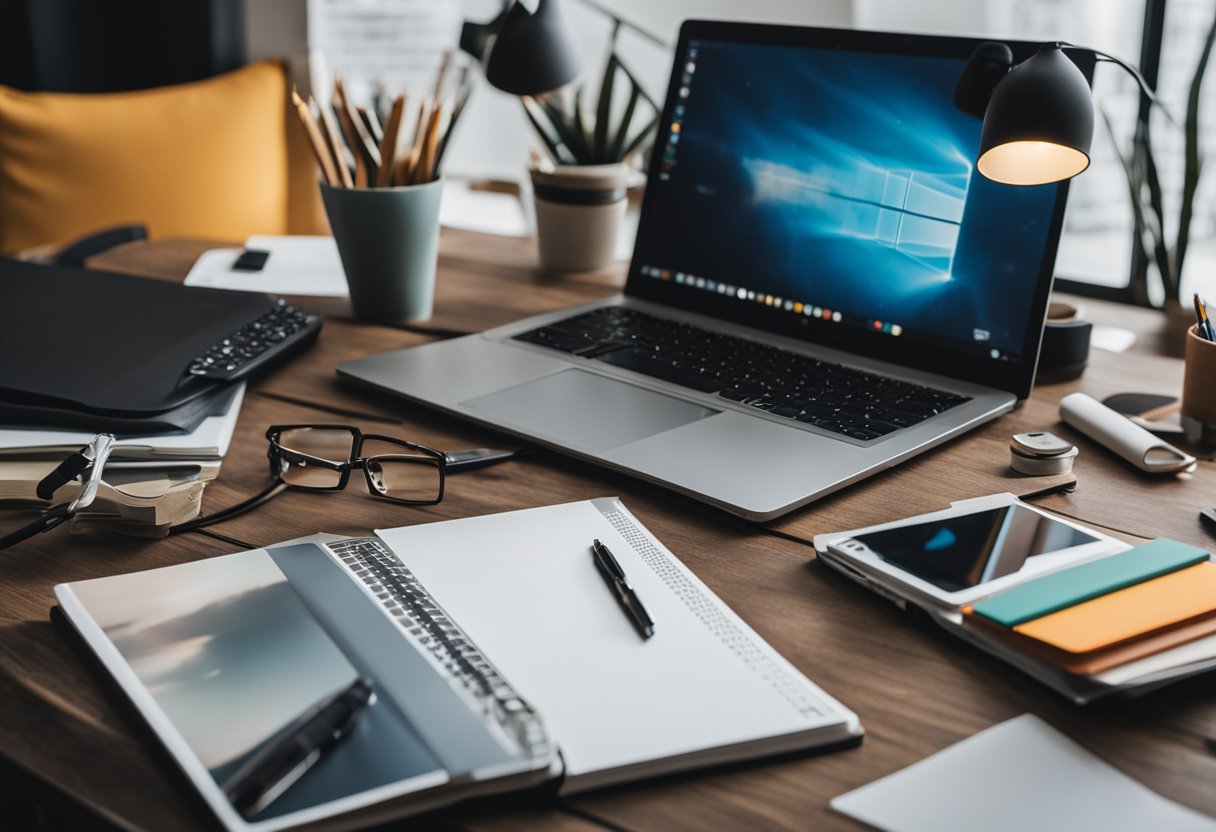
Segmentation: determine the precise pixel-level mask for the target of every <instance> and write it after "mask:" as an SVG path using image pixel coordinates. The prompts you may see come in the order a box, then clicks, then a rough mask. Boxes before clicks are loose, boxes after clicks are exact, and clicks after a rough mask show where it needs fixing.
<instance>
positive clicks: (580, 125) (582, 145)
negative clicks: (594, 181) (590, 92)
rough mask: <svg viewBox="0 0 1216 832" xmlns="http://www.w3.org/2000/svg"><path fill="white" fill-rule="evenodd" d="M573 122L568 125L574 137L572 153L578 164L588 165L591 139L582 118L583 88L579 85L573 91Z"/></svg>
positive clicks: (591, 159)
mask: <svg viewBox="0 0 1216 832" xmlns="http://www.w3.org/2000/svg"><path fill="white" fill-rule="evenodd" d="M573 116H574V119H573V122H572V123H571V125H570V127H571V130H572V132H573V134H574V135H573V138H574V147H573V150H574V155H575V156H577V157H578V161H579V164H580V165H590V164H592V163H593V161H594V159H593V157H592V154H591V139H590V136H589V135H588V133H587V125H586V120H585V119H584V118H583V88H582V86H579V88H578V89H576V90H575V91H574V110H573Z"/></svg>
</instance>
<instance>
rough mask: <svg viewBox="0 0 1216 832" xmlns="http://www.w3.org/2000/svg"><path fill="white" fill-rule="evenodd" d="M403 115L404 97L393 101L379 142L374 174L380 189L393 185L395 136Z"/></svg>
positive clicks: (395, 152) (395, 154)
mask: <svg viewBox="0 0 1216 832" xmlns="http://www.w3.org/2000/svg"><path fill="white" fill-rule="evenodd" d="M404 113H405V95H404V94H403V95H398V96H397V97H396V98H394V99H393V108H392V110H390V111H389V114H388V123H387V124H386V125H385V127H384V139H383V140H382V141H381V142H380V170H379V171H378V172H377V174H376V185H378V186H379V187H381V188H387V187H390V186H391V185H392V184H393V176H394V175H395V173H396V168H395V167H394V162H395V161H396V157H397V135H398V132H399V131H400V129H401V117H402V115H403V114H404Z"/></svg>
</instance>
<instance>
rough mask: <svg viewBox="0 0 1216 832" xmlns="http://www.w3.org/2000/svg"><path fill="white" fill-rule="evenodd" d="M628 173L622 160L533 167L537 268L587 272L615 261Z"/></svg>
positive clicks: (624, 208) (625, 205) (623, 215)
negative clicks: (537, 250) (616, 162)
mask: <svg viewBox="0 0 1216 832" xmlns="http://www.w3.org/2000/svg"><path fill="white" fill-rule="evenodd" d="M631 176H632V171H631V170H630V168H628V167H627V166H626V165H623V164H613V165H562V166H558V167H557V168H556V169H555V170H553V171H551V172H546V171H538V170H534V171H532V193H533V198H534V200H535V203H536V236H537V241H538V243H539V246H540V265H541V268H543V269H545V270H546V271H554V272H586V271H595V270H598V269H603V268H605V267H607V266H609V265H611V264H612V263H613V261H614V260H615V252H616V241H617V236H618V235H619V234H620V230H621V221H622V220H623V219H624V217H625V210H626V208H627V207H628V200H627V198H626V192H627V190H628V185H629V182H630V178H631Z"/></svg>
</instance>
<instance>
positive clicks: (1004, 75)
mask: <svg viewBox="0 0 1216 832" xmlns="http://www.w3.org/2000/svg"><path fill="white" fill-rule="evenodd" d="M1065 51H1079V52H1087V53H1089V54H1091V55H1093V57H1094V58H1095V59H1096V60H1099V61H1106V62H1109V63H1113V64H1117V65H1119V66H1121V67H1123V69H1125V70H1127V71H1128V73H1130V74H1131V76H1132V77H1133V78H1135V79H1136V81H1137V82H1138V83H1139V84H1140V89H1141V91H1142V92H1143V93H1144V95H1145V96H1146V97H1147V98H1148V100H1149V101H1150V102H1152V103H1154V104H1158V105H1160V103H1161V102H1160V101H1159V100H1158V99H1157V96H1156V95H1154V94H1153V91H1152V90H1151V89H1150V88H1149V85H1148V82H1147V81H1145V80H1144V76H1142V75H1141V74H1140V73H1139V72H1138V71H1137V70H1136V69H1135V67H1133V66H1131V65H1130V64H1128V63H1126V62H1124V61H1122V60H1120V59H1119V58H1116V57H1114V56H1112V55H1107V54H1106V53H1105V52H1099V51H1098V50H1097V49H1091V48H1089V47H1087V46H1075V45H1073V44H1071V43H1048V44H1044V45H1043V46H1042V47H1040V48H1039V51H1038V52H1036V53H1035V54H1034V55H1033V56H1031V57H1030V58H1027V59H1026V60H1025V61H1023V62H1022V63H1020V64H1018V65H1017V66H1014V65H1013V52H1012V50H1010V48H1009V47H1008V46H1007V45H1006V44H1004V43H996V42H993V41H988V42H985V43H981V44H980V45H979V46H977V47H976V48H975V51H974V52H973V53H972V55H971V59H970V60H969V61H968V62H967V65H966V66H965V67H963V71H962V72H961V73H959V76H958V81H957V83H956V84H955V87H954V105H955V106H956V107H958V109H960V110H962V111H963V112H964V113H967V114H968V115H972V116H975V117H976V118H982V119H983V120H984V129H983V133H982V134H981V137H980V151H979V159H978V160H977V162H976V167H977V168H979V171H980V173H981V174H983V175H984V176H985V177H987V178H988V179H991V180H993V181H995V182H1003V183H1005V184H1007V185H1045V184H1048V183H1050V182H1059V181H1061V180H1063V179H1071V178H1072V177H1074V176H1076V175H1077V174H1079V173H1081V172H1082V171H1084V170H1085V169H1086V168H1087V167H1089V147H1090V142H1091V141H1092V140H1093V133H1094V102H1093V96H1092V95H1091V94H1090V89H1089V82H1088V81H1086V80H1085V76H1084V75H1083V74H1082V73H1081V70H1080V69H1079V68H1078V67H1077V65H1076V64H1075V63H1073V62H1072V60H1070V59H1069V57H1068V56H1067V55H1065V54H1064V53H1065ZM1162 109H1164V108H1162ZM1167 115H1168V113H1167Z"/></svg>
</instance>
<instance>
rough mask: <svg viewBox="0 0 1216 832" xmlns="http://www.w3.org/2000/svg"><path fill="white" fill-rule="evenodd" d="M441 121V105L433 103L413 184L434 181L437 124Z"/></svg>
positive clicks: (437, 138) (437, 139)
mask: <svg viewBox="0 0 1216 832" xmlns="http://www.w3.org/2000/svg"><path fill="white" fill-rule="evenodd" d="M442 120H443V104H441V103H440V102H438V101H437V102H435V107H434V109H432V110H431V119H430V122H429V123H428V124H427V126H426V137H425V139H424V141H423V144H422V153H421V156H420V157H419V160H418V171H417V172H416V173H415V175H414V182H415V183H417V184H425V183H427V182H432V181H434V179H435V160H436V158H437V157H436V151H437V150H438V149H439V124H440V122H441V121H442Z"/></svg>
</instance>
